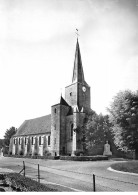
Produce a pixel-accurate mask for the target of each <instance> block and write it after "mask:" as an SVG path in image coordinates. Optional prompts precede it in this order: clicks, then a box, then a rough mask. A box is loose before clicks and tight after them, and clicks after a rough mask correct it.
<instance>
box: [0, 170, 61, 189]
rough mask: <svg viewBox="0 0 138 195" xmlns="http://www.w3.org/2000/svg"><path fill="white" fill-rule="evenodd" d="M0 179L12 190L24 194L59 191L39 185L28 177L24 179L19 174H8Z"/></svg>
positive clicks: (0, 175) (2, 175)
mask: <svg viewBox="0 0 138 195" xmlns="http://www.w3.org/2000/svg"><path fill="white" fill-rule="evenodd" d="M0 178H2V180H3V179H4V181H5V182H6V184H8V185H9V186H10V187H11V188H12V189H14V190H15V191H22V192H30V191H32V192H46V191H47V192H50V191H58V190H57V189H52V188H49V187H47V186H45V185H44V184H41V183H38V182H37V181H34V180H32V179H30V178H28V177H24V176H22V175H20V174H19V173H8V174H0Z"/></svg>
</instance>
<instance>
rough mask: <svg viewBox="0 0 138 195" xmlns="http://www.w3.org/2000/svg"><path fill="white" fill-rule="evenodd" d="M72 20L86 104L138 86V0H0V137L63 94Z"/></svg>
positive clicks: (69, 70) (100, 109) (101, 105)
mask: <svg viewBox="0 0 138 195" xmlns="http://www.w3.org/2000/svg"><path fill="white" fill-rule="evenodd" d="M76 28H77V29H79V44H80V50H81V57H82V64H83V69H84V76H85V80H86V82H87V83H88V84H89V85H90V86H91V108H92V109H93V110H95V111H96V112H97V113H98V114H99V113H103V114H106V113H107V109H106V108H107V107H109V106H110V104H111V102H112V101H113V97H114V96H115V95H116V94H117V93H118V92H119V91H120V90H126V89H130V90H132V91H136V90H138V0H85V1H84V0H58V1H57V0H52V1H51V0H0V138H3V136H4V134H5V132H6V130H7V129H9V128H10V127H12V126H14V127H16V128H19V126H20V125H21V124H22V123H23V122H24V120H28V119H32V118H36V117H41V116H44V115H47V114H50V112H51V106H52V105H54V104H57V103H59V101H60V96H61V93H62V95H63V97H64V92H65V91H64V89H65V87H66V86H68V85H70V84H71V80H72V74H73V63H74V57H75V47H76V34H75V30H76Z"/></svg>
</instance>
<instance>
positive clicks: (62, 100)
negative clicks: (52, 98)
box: [60, 96, 69, 106]
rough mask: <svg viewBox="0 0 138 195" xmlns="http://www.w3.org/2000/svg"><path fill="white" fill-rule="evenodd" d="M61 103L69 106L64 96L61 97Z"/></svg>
mask: <svg viewBox="0 0 138 195" xmlns="http://www.w3.org/2000/svg"><path fill="white" fill-rule="evenodd" d="M60 105H64V106H69V105H68V103H67V102H66V101H65V100H64V98H63V97H62V96H61V98H60Z"/></svg>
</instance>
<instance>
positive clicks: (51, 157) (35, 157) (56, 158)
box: [4, 154, 60, 160]
mask: <svg viewBox="0 0 138 195" xmlns="http://www.w3.org/2000/svg"><path fill="white" fill-rule="evenodd" d="M4 156H5V157H14V158H31V159H51V160H58V159H60V156H37V155H35V156H29V155H27V156H23V155H10V154H9V155H7V154H6V155H4Z"/></svg>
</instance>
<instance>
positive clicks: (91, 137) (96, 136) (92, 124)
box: [81, 112, 111, 153]
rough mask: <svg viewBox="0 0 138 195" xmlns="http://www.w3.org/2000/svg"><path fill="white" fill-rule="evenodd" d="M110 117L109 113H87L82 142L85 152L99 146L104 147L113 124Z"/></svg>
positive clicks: (82, 131) (82, 129)
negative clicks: (104, 114)
mask: <svg viewBox="0 0 138 195" xmlns="http://www.w3.org/2000/svg"><path fill="white" fill-rule="evenodd" d="M108 118H109V117H108V115H106V116H103V115H102V114H100V115H98V114H96V113H95V112H91V113H90V114H87V115H86V118H85V121H84V126H83V127H82V128H81V133H82V135H83V136H82V139H81V142H82V144H83V150H84V152H85V153H86V152H87V151H91V150H92V149H94V148H96V147H99V146H100V147H101V149H102V148H103V145H104V143H105V141H106V140H108V135H107V134H108V132H109V130H110V126H111V124H110V123H109V120H108Z"/></svg>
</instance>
